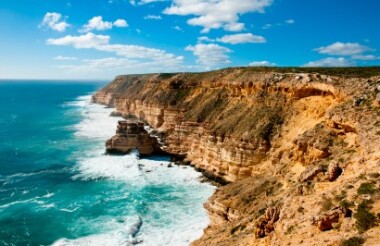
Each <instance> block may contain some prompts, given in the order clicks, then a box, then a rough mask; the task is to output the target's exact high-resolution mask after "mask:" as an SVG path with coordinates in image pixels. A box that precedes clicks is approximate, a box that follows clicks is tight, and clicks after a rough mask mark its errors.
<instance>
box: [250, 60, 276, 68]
mask: <svg viewBox="0 0 380 246" xmlns="http://www.w3.org/2000/svg"><path fill="white" fill-rule="evenodd" d="M248 66H250V67H274V66H276V63H272V62H269V61H253V62H251V63H249V65H248Z"/></svg>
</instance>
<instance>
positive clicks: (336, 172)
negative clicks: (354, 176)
mask: <svg viewBox="0 0 380 246" xmlns="http://www.w3.org/2000/svg"><path fill="white" fill-rule="evenodd" d="M342 172H343V170H342V168H341V167H340V166H339V163H338V162H336V161H332V162H330V163H329V167H328V169H327V172H326V179H327V180H328V181H330V182H332V181H335V180H336V179H337V178H338V177H339V176H340V175H341V174H342Z"/></svg>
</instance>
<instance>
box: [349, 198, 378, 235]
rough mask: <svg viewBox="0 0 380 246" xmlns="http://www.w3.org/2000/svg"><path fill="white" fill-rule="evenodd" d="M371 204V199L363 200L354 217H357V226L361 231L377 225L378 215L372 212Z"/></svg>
mask: <svg viewBox="0 0 380 246" xmlns="http://www.w3.org/2000/svg"><path fill="white" fill-rule="evenodd" d="M371 208H372V206H371V204H370V202H369V201H363V202H361V203H360V204H359V205H358V209H357V212H356V214H354V218H355V219H356V228H357V229H358V231H359V232H360V233H363V232H365V231H367V230H368V229H370V228H372V227H374V226H376V225H377V218H376V215H375V214H373V213H372V212H371Z"/></svg>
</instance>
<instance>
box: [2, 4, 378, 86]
mask: <svg viewBox="0 0 380 246" xmlns="http://www.w3.org/2000/svg"><path fill="white" fill-rule="evenodd" d="M379 10H380V2H379V1H377V0H345V1H343V0H329V1H327V0H312V1H306V0H28V1H25V0H1V1H0V79H99V80H101V79H107V80H108V79H112V78H113V77H115V76H116V75H120V74H136V73H156V72H198V71H207V70H213V69H219V68H224V67H234V66H309V67H310V66H312V67H315V66H323V67H331V66H333V67H344V66H378V65H380V51H379V49H380V32H379V30H380V29H379V26H380V15H379Z"/></svg>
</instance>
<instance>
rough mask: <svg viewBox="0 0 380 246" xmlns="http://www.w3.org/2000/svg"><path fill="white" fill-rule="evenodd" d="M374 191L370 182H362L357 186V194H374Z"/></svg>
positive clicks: (373, 186)
mask: <svg viewBox="0 0 380 246" xmlns="http://www.w3.org/2000/svg"><path fill="white" fill-rule="evenodd" d="M375 192H376V188H375V185H374V184H372V183H362V184H361V185H360V186H359V188H358V194H360V195H363V194H374V193H375Z"/></svg>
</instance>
